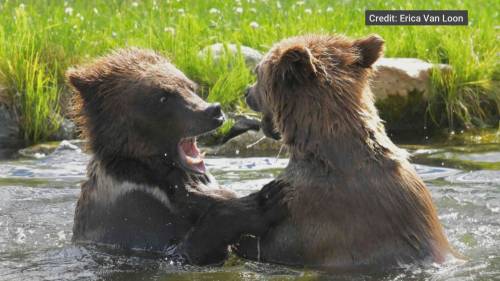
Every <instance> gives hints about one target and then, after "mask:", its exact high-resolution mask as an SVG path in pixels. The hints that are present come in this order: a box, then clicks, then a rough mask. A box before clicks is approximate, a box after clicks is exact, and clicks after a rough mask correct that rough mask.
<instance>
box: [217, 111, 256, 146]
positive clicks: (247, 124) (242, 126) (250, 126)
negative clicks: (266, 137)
mask: <svg viewBox="0 0 500 281" xmlns="http://www.w3.org/2000/svg"><path fill="white" fill-rule="evenodd" d="M233 119H234V120H235V123H234V125H233V126H232V127H231V129H230V130H229V132H228V133H227V134H226V135H225V136H223V137H222V141H221V143H226V142H227V141H229V140H230V139H232V138H235V137H237V136H239V135H241V134H243V133H245V132H247V131H250V130H251V131H258V130H260V120H259V119H256V118H252V117H248V116H245V115H236V116H234V117H233Z"/></svg>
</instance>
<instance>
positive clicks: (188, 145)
mask: <svg viewBox="0 0 500 281" xmlns="http://www.w3.org/2000/svg"><path fill="white" fill-rule="evenodd" d="M179 156H180V159H181V161H182V162H183V164H184V165H186V166H187V168H189V169H191V170H193V171H195V172H198V173H205V171H206V169H205V163H204V162H203V156H204V155H203V154H201V153H200V150H199V149H198V147H197V146H196V138H186V139H182V140H181V141H180V143H179Z"/></svg>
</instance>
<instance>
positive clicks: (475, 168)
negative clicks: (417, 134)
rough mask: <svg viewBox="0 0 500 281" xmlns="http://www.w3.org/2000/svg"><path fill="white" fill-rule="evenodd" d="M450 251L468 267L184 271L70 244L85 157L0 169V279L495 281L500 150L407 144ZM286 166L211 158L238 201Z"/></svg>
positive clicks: (499, 268) (239, 266)
mask: <svg viewBox="0 0 500 281" xmlns="http://www.w3.org/2000/svg"><path fill="white" fill-rule="evenodd" d="M407 148H408V149H409V150H410V152H412V153H413V154H414V157H413V162H416V163H420V164H415V166H416V168H417V170H418V173H419V174H420V176H422V178H423V179H424V180H425V182H426V183H427V185H428V187H429V189H430V191H431V193H432V195H433V199H434V202H435V203H436V205H437V207H438V210H439V217H440V219H441V222H442V223H443V225H444V228H445V231H446V234H447V235H448V237H449V239H450V242H451V244H452V245H453V246H454V247H455V248H456V249H457V250H458V251H459V252H460V253H462V254H463V255H465V256H466V257H467V259H468V260H467V261H466V262H463V263H460V262H451V263H449V264H445V265H439V266H438V265H431V266H429V267H426V268H419V267H408V268H403V269H401V270H398V271H394V272H387V273H383V274H377V275H362V274H348V275H331V274H327V273H323V272H318V271H312V270H302V269H297V268H288V267H284V266H278V265H270V264H264V263H257V262H249V261H245V260H241V259H238V258H236V257H232V258H231V259H230V262H227V263H226V264H225V265H224V266H222V267H193V266H181V265H177V264H174V263H172V262H170V261H168V260H163V259H154V258H151V257H145V256H143V255H141V254H139V253H138V254H137V255H132V256H130V255H123V254H121V253H114V252H110V251H109V250H108V251H105V250H102V249H97V248H83V247H80V246H75V245H72V243H71V228H72V225H73V212H74V208H75V203H76V200H77V198H78V194H79V192H80V186H79V185H80V182H81V181H82V180H84V179H85V166H86V163H87V161H88V159H89V156H88V155H87V154H85V153H83V152H81V151H80V150H79V149H74V148H72V147H71V146H67V145H65V146H62V147H60V149H57V150H56V151H55V152H53V153H51V154H49V155H47V156H46V155H43V154H36V155H35V156H36V157H30V158H20V159H16V160H8V161H0V280H500V168H499V165H500V145H487V146H484V145H472V146H458V147H457V146H455V147H443V146H439V145H436V146H407ZM286 163H287V160H286V159H283V158H280V159H277V158H275V157H274V156H270V157H258V158H208V159H207V164H208V169H209V170H210V171H211V172H212V174H213V175H214V176H215V177H216V178H217V180H218V181H219V183H220V184H222V185H224V186H226V187H229V188H231V189H233V190H235V191H236V192H238V193H239V194H241V195H245V194H248V193H249V192H252V191H254V190H257V189H258V188H260V187H261V186H262V185H263V184H264V183H266V182H268V181H269V180H271V179H272V178H273V177H274V176H275V175H276V174H277V173H279V171H280V170H281V169H283V167H285V166H286Z"/></svg>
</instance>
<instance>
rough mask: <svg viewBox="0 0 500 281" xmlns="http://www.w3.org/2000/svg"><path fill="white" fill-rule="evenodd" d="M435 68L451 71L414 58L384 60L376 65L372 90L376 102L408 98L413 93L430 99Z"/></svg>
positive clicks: (441, 65)
mask: <svg viewBox="0 0 500 281" xmlns="http://www.w3.org/2000/svg"><path fill="white" fill-rule="evenodd" d="M434 67H437V68H439V69H440V70H442V71H449V70H451V67H450V66H449V65H446V64H432V63H429V62H426V61H423V60H420V59H414V58H382V59H380V60H378V61H377V62H376V63H375V64H374V70H375V73H374V76H373V78H372V81H371V84H370V86H371V89H372V91H373V94H374V96H375V99H376V100H383V99H385V98H387V97H389V96H394V95H397V96H402V97H406V96H407V95H408V94H409V93H411V92H415V91H417V92H421V93H423V97H424V98H425V97H428V94H429V89H430V82H431V81H430V79H431V71H432V69H433V68H434Z"/></svg>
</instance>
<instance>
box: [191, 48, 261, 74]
mask: <svg viewBox="0 0 500 281" xmlns="http://www.w3.org/2000/svg"><path fill="white" fill-rule="evenodd" d="M224 45H225V46H224ZM209 50H210V54H211V55H212V59H213V60H214V61H219V60H220V58H221V56H222V55H223V54H224V52H226V50H227V51H228V52H230V53H231V54H233V55H236V54H238V45H236V44H222V43H216V44H213V45H210V46H208V47H205V48H204V49H203V50H201V51H200V52H199V53H198V56H201V57H205V56H206V55H207V54H208V53H209ZM240 51H241V55H242V56H243V57H244V58H245V63H246V64H247V66H248V67H250V68H254V67H255V66H256V65H257V64H258V63H259V62H260V60H261V59H262V53H260V52H259V51H257V50H255V49H253V48H250V47H247V46H240Z"/></svg>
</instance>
